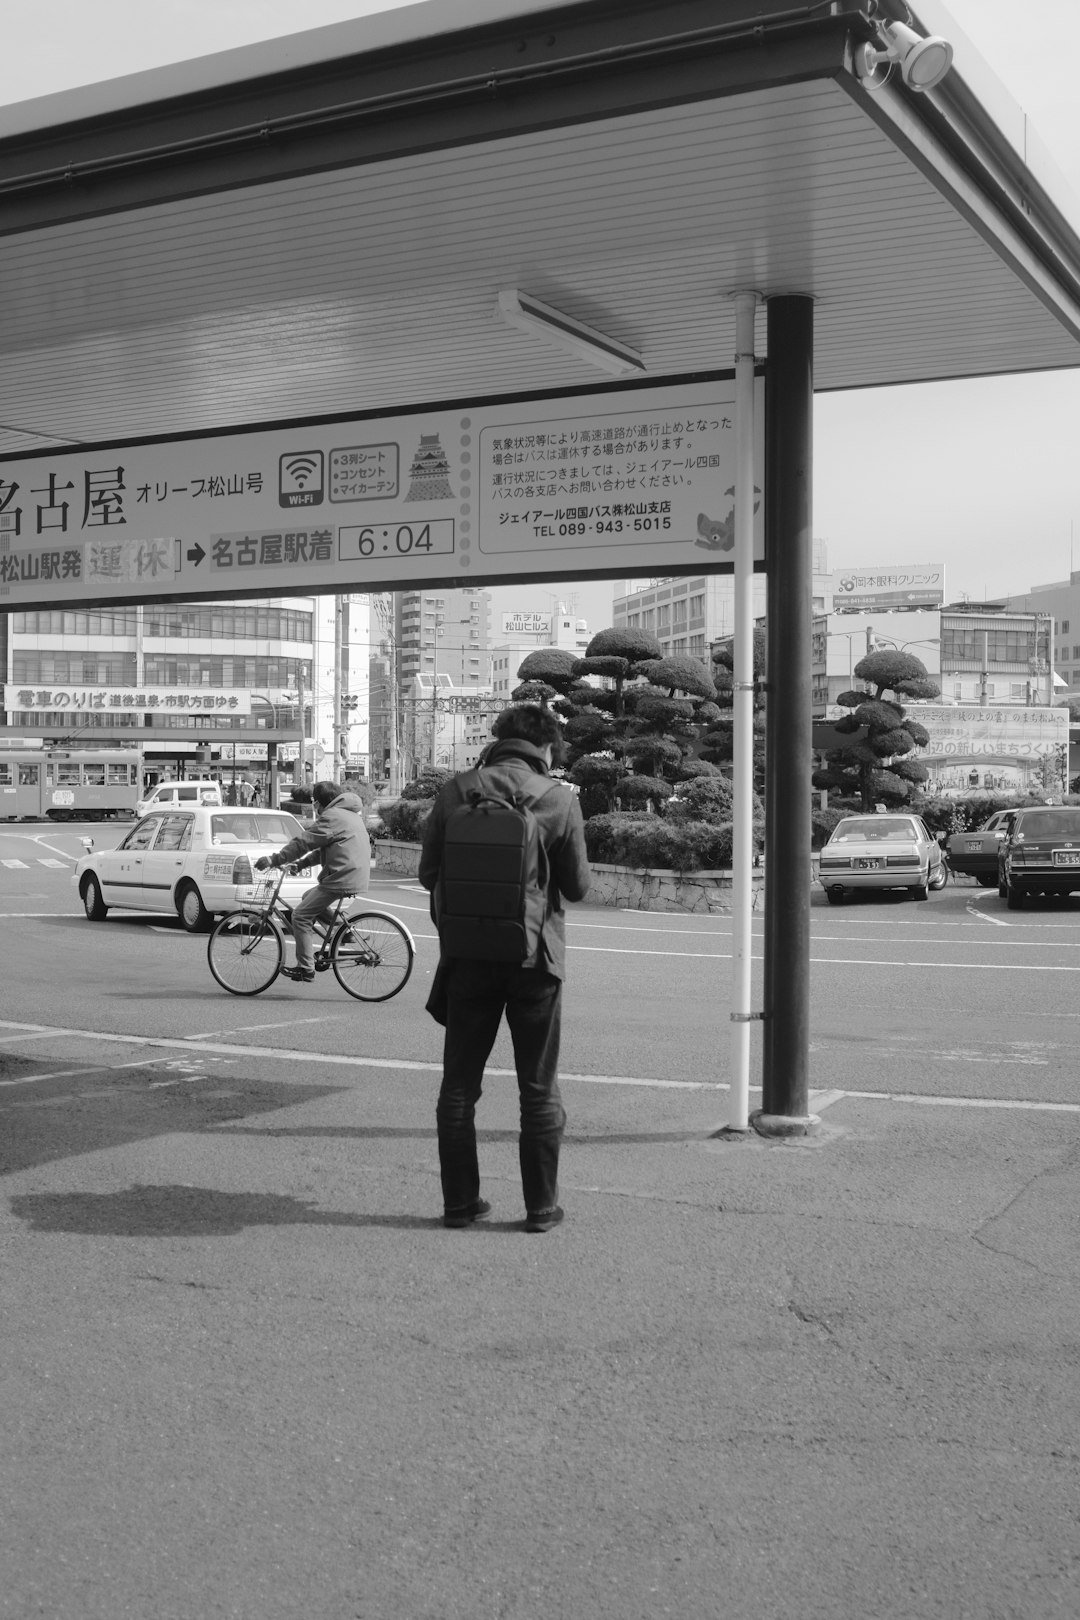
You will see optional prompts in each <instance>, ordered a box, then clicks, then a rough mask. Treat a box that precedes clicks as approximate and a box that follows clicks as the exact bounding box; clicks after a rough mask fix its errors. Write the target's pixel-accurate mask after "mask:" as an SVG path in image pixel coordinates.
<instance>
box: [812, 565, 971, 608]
mask: <svg viewBox="0 0 1080 1620" xmlns="http://www.w3.org/2000/svg"><path fill="white" fill-rule="evenodd" d="M944 600H945V564H944V563H886V564H884V565H879V566H876V567H873V568H843V569H838V570H837V572H836V573H835V574H834V575H833V608H834V609H835V611H836V612H838V613H848V612H854V611H856V610H860V611H862V610H865V609H867V608H870V609H875V608H876V609H879V610H880V609H883V608H911V607H940V606H941V604H942V603H943V602H944Z"/></svg>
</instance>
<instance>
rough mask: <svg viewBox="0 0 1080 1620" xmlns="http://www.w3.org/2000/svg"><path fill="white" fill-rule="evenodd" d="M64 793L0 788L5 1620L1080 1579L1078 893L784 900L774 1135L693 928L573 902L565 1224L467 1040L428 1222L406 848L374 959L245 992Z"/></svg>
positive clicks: (507, 1100) (502, 1057)
mask: <svg viewBox="0 0 1080 1620" xmlns="http://www.w3.org/2000/svg"><path fill="white" fill-rule="evenodd" d="M82 830H83V829H80V828H71V829H65V828H56V827H48V828H33V827H29V826H20V827H13V826H10V825H9V826H6V827H0V953H2V957H0V959H2V961H3V964H4V982H5V991H6V994H5V997H4V1002H3V1008H2V1014H0V1171H2V1172H3V1175H4V1180H3V1190H4V1194H5V1196H4V1199H3V1201H2V1202H0V1252H2V1255H3V1264H4V1275H5V1283H6V1286H5V1309H4V1312H3V1314H2V1316H0V1380H2V1383H3V1400H2V1403H0V1404H2V1409H3V1414H4V1415H3V1416H2V1417H0V1565H2V1566H3V1568H4V1570H5V1579H4V1581H3V1582H0V1616H2V1617H3V1620H26V1617H29V1616H32V1615H33V1616H37V1615H42V1616H49V1617H54V1620H99V1617H100V1620H123V1617H129V1616H130V1617H131V1620H145V1617H146V1616H148V1615H151V1614H152V1615H153V1616H154V1617H155V1620H203V1617H207V1620H211V1617H213V1620H216V1617H218V1616H222V1617H239V1620H292V1617H294V1616H295V1617H299V1616H303V1617H304V1620H413V1617H416V1620H541V1617H542V1620H609V1617H610V1620H655V1617H657V1616H665V1615H672V1616H678V1617H679V1620H713V1617H714V1616H717V1615H722V1616H724V1617H725V1620H796V1617H798V1620H818V1617H821V1620H838V1617H839V1620H849V1617H850V1620H870V1617H880V1620H924V1617H925V1620H931V1617H933V1620H940V1617H941V1616H942V1615H948V1616H949V1617H950V1620H953V1617H957V1620H999V1617H1000V1620H1057V1617H1059V1616H1060V1617H1062V1620H1065V1617H1070V1620H1071V1617H1072V1616H1073V1615H1075V1614H1076V1613H1077V1612H1078V1611H1080V1583H1078V1570H1080V1558H1078V1553H1080V1549H1078V1546H1077V1533H1076V1532H1077V1527H1076V1502H1077V1500H1078V1499H1080V1423H1078V1418H1077V1404H1078V1403H1077V1393H1076V1346H1077V1344H1078V1343H1080V1307H1078V1305H1077V1288H1076V1282H1077V1279H1078V1275H1080V1259H1078V1258H1077V1256H1078V1253H1080V1248H1078V1245H1077V1243H1076V1237H1077V1235H1078V1233H1080V1218H1078V1217H1080V1197H1078V1193H1077V1177H1076V1166H1077V1162H1078V1159H1080V1080H1078V1078H1077V1065H1076V1062H1075V1058H1074V1055H1073V1053H1074V1044H1075V1039H1076V1036H1075V1027H1076V1019H1077V1017H1080V1012H1078V1011H1077V1010H1076V1009H1077V1006H1078V1001H1077V997H1076V993H1075V990H1076V977H1075V975H1076V974H1077V973H1078V972H1080V955H1078V946H1080V898H1077V899H1074V900H1073V901H1071V902H1069V903H1068V904H1065V905H1061V904H1055V905H1046V906H1045V907H1043V908H1040V909H1029V910H1027V911H1025V912H1023V913H1021V914H1019V915H1017V914H1014V913H1007V912H1006V910H1005V907H1004V904H1003V902H1000V901H999V900H998V899H997V896H996V894H995V893H994V892H993V891H989V892H988V891H986V890H982V889H978V888H976V887H975V886H974V885H971V886H962V887H952V886H950V887H949V888H948V889H947V890H946V891H945V892H944V893H943V894H940V895H936V896H933V897H932V898H931V900H930V901H929V902H928V903H927V904H923V905H917V904H915V903H913V902H911V901H910V900H908V899H906V898H891V897H881V898H876V899H866V900H861V901H858V902H856V903H854V904H851V905H849V906H848V907H846V908H842V909H833V908H830V907H828V906H827V904H826V903H825V899H824V895H823V894H821V893H820V892H819V893H817V894H816V895H815V904H814V914H813V916H814V921H813V940H812V957H813V966H812V974H813V1026H812V1042H813V1053H812V1063H813V1084H814V1086H815V1088H816V1090H815V1098H814V1101H815V1106H816V1107H817V1108H818V1109H819V1111H820V1113H821V1118H822V1130H821V1133H820V1135H819V1137H818V1138H816V1139H815V1140H812V1141H807V1142H806V1143H804V1144H766V1143H762V1142H760V1141H758V1140H753V1139H752V1140H750V1141H748V1142H746V1143H744V1144H727V1143H724V1142H722V1141H719V1140H716V1139H714V1137H713V1133H714V1132H715V1130H716V1129H717V1127H718V1126H720V1125H721V1124H722V1123H723V1122H724V1119H725V1109H726V1097H727V1092H726V1085H727V1078H728V1075H727V1063H728V1052H727V1037H728V1028H729V1024H728V1018H727V1011H728V984H729V976H730V960H731V925H730V920H729V919H727V918H725V917H723V916H717V917H711V918H700V919H699V918H690V917H683V916H671V915H660V914H655V913H654V914H627V913H616V912H612V911H609V910H606V909H604V908H600V907H589V906H587V905H586V906H582V907H575V908H573V912H572V915H571V919H570V925H569V941H570V954H569V971H570V981H569V986H568V996H567V1008H566V1020H565V1036H564V1043H563V1064H562V1070H563V1074H564V1077H565V1087H564V1090H565V1096H566V1103H567V1108H568V1112H569V1116H570V1123H569V1128H568V1134H567V1141H566V1148H565V1156H564V1161H563V1177H562V1181H563V1201H564V1203H565V1204H566V1206H567V1209H568V1216H569V1218H568V1220H567V1223H566V1225H565V1226H564V1227H562V1228H559V1229H558V1230H557V1231H556V1232H554V1233H552V1234H550V1235H548V1236H546V1237H542V1238H527V1237H525V1236H524V1235H523V1234H522V1233H521V1232H520V1230H519V1225H518V1223H519V1222H520V1217H521V1205H520V1184H519V1179H518V1172H517V1163H516V1097H515V1094H514V1087H513V1083H512V1081H511V1080H509V1079H508V1078H506V1076H505V1075H504V1074H500V1072H499V1071H500V1070H506V1071H508V1070H509V1069H510V1067H511V1054H510V1052H509V1049H508V1046H507V1045H506V1043H505V1042H502V1041H501V1042H500V1045H499V1047H498V1048H497V1049H496V1052H495V1053H494V1054H493V1058H492V1065H491V1074H490V1079H489V1083H488V1089H487V1093H486V1095H485V1098H484V1099H483V1101H482V1103H481V1106H480V1115H479V1124H480V1128H481V1129H480V1140H481V1160H482V1168H483V1171H484V1176H485V1181H484V1187H485V1192H486V1193H487V1195H488V1196H489V1197H490V1198H491V1199H492V1201H493V1203H494V1205H495V1210H494V1214H493V1217H492V1220H491V1221H490V1222H489V1223H485V1225H484V1226H483V1227H478V1228H476V1229H474V1230H471V1231H469V1232H467V1233H464V1234H460V1233H448V1232H445V1231H444V1230H443V1229H442V1227H441V1225H440V1224H439V1223H438V1221H437V1214H438V1210H439V1197H438V1164H437V1153H436V1148H435V1141H434V1131H433V1125H434V1119H433V1109H434V1096H435V1090H436V1087H437V1083H438V1071H439V1045H440V1031H439V1030H438V1029H437V1027H436V1026H435V1025H434V1024H433V1023H432V1022H431V1021H430V1020H429V1019H428V1018H427V1016H426V1015H425V1014H424V1012H423V1002H424V998H425V996H426V990H427V984H428V983H429V981H430V974H431V971H432V969H433V966H434V960H435V942H434V938H433V931H432V929H431V926H430V924H429V922H428V920H427V908H426V897H425V896H423V895H422V894H421V893H420V892H418V891H417V889H416V886H415V885H414V884H413V883H411V882H409V881H408V880H402V879H397V878H392V877H387V878H383V877H380V876H378V874H376V878H375V882H374V884H373V890H372V897H373V898H374V899H376V900H377V901H378V902H379V904H380V905H382V906H384V907H385V908H386V909H388V910H391V911H393V912H395V913H396V914H397V915H399V916H400V917H401V918H402V920H403V921H405V922H407V923H408V925H409V926H410V928H411V929H412V930H413V932H414V935H415V937H416V943H417V965H416V968H415V970H414V974H413V978H412V980H411V981H410V983H409V984H408V986H407V987H406V989H405V990H404V992H403V993H402V994H401V995H400V996H399V997H397V998H396V999H395V1000H393V1001H391V1002H388V1003H385V1004H382V1005H378V1006H370V1007H369V1006H362V1005H360V1004H358V1003H355V1002H352V1001H350V1000H349V999H348V998H347V997H346V996H345V995H344V994H343V993H342V992H341V991H340V990H339V988H338V987H337V985H336V984H335V983H334V982H333V980H332V978H330V976H329V975H325V976H324V975H321V976H320V977H319V978H318V979H317V980H316V982H315V983H314V985H312V986H310V987H300V986H294V985H292V984H289V983H286V982H283V981H279V982H278V983H277V984H276V985H275V986H274V987H273V988H272V989H271V990H270V991H269V992H267V993H265V994H264V995H262V996H260V997H258V998H255V999H253V1000H239V999H235V998H232V997H229V996H227V995H226V994H225V993H224V992H222V991H221V990H220V989H219V988H218V987H217V986H216V985H215V984H214V982H213V981H212V980H211V978H210V975H209V972H208V970H207V967H206V957H205V940H204V939H202V938H200V937H198V936H191V935H187V934H185V933H184V932H183V931H182V930H181V929H180V927H179V925H178V924H177V923H176V922H175V920H173V919H171V918H168V917H150V916H140V915H136V914H124V913H120V912H113V913H111V914H110V916H109V917H108V919H107V920H106V921H105V922H103V923H97V924H92V923H89V922H87V921H86V920H85V918H84V917H83V915H82V911H81V907H80V906H79V904H78V898H77V895H76V894H75V892H74V890H73V888H72V887H71V884H70V873H71V870H72V868H73V865H74V860H75V858H76V857H77V855H78V853H79V842H78V840H79V834H80V832H81V831H82ZM122 830H123V829H122V828H113V829H110V828H106V829H104V830H103V831H102V830H96V832H95V836H97V837H98V838H99V840H100V839H101V838H102V837H104V838H109V837H114V838H115V837H119V836H120V834H121V833H122ZM755 930H756V931H757V932H758V933H759V932H760V920H758V921H756V922H755ZM756 1057H757V1054H755V1061H756Z"/></svg>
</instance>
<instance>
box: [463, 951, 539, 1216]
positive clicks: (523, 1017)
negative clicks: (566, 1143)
mask: <svg viewBox="0 0 1080 1620" xmlns="http://www.w3.org/2000/svg"><path fill="white" fill-rule="evenodd" d="M446 976H447V977H446V998H447V999H446V1005H447V1018H446V1039H445V1041H444V1044H443V1081H442V1089H441V1090H440V1092H439V1101H438V1106H437V1108H436V1119H437V1121H438V1127H439V1163H440V1166H441V1169H442V1188H443V1203H444V1206H445V1207H446V1208H447V1209H463V1208H465V1207H466V1206H467V1205H469V1204H471V1203H473V1202H474V1201H475V1200H476V1199H477V1198H478V1197H479V1196H480V1171H479V1167H478V1165H477V1158H476V1125H475V1111H476V1104H477V1101H478V1099H479V1097H480V1091H481V1087H482V1085H483V1080H484V1065H485V1063H486V1062H487V1059H488V1056H489V1054H490V1052H491V1048H492V1046H493V1045H494V1044H495V1036H496V1034H497V1033H498V1028H499V1021H500V1019H501V1018H502V1015H503V1013H504V1012H505V1013H506V1022H507V1024H508V1026H509V1029H510V1037H511V1039H512V1041H513V1043H514V1062H515V1066H516V1068H517V1077H518V1091H519V1093H520V1097H521V1136H520V1139H519V1144H518V1153H519V1157H520V1161H521V1186H522V1191H523V1193H524V1195H525V1208H526V1210H527V1211H529V1212H531V1213H535V1212H536V1211H538V1210H547V1209H553V1208H554V1207H555V1205H556V1203H557V1202H558V1195H559V1148H560V1145H561V1143H562V1135H563V1127H564V1126H565V1124H566V1112H565V1110H564V1108H563V1105H562V1098H561V1097H560V1095H559V1082H558V1062H559V1037H560V1033H561V1028H562V980H561V979H556V978H555V977H553V975H552V974H550V973H545V972H544V971H543V970H542V969H540V968H523V967H519V966H517V965H516V964H514V963H511V962H470V961H463V960H462V961H453V962H449V963H447V964H446Z"/></svg>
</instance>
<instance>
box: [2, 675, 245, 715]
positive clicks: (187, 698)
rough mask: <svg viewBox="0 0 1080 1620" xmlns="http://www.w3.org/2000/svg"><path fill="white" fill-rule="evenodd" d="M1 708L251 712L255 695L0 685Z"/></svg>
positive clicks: (176, 689) (171, 688) (203, 689)
mask: <svg viewBox="0 0 1080 1620" xmlns="http://www.w3.org/2000/svg"><path fill="white" fill-rule="evenodd" d="M0 709H21V710H23V711H24V712H30V713H33V712H34V711H35V710H38V711H41V710H46V709H47V710H50V711H51V710H54V709H67V710H69V711H70V713H71V714H83V713H86V712H87V711H89V710H98V711H102V710H104V711H105V712H106V713H111V714H192V715H195V714H197V715H204V714H224V715H230V714H250V713H251V697H250V695H249V693H248V692H246V691H244V690H243V689H237V688H230V689H229V690H228V691H226V692H222V691H215V690H211V689H210V688H209V687H205V686H191V687H185V686H181V687H176V686H168V687H165V686H162V687H155V686H143V687H140V688H139V689H138V690H135V689H134V688H132V687H110V686H52V685H49V686H45V685H31V684H30V683H29V682H26V683H25V684H23V685H19V684H17V683H15V682H10V683H9V684H8V685H7V686H0Z"/></svg>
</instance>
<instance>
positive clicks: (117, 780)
mask: <svg viewBox="0 0 1080 1620" xmlns="http://www.w3.org/2000/svg"><path fill="white" fill-rule="evenodd" d="M141 792H142V756H141V754H140V753H139V751H138V750H137V749H134V748H111V749H110V748H49V749H44V748H43V749H41V750H40V751H35V752H33V753H31V752H29V750H27V749H22V748H20V749H12V748H8V749H5V748H3V747H0V820H6V821H46V820H47V821H105V820H106V819H107V818H109V817H112V816H133V815H134V814H135V804H136V801H137V800H138V798H139V795H140V793H141Z"/></svg>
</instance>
